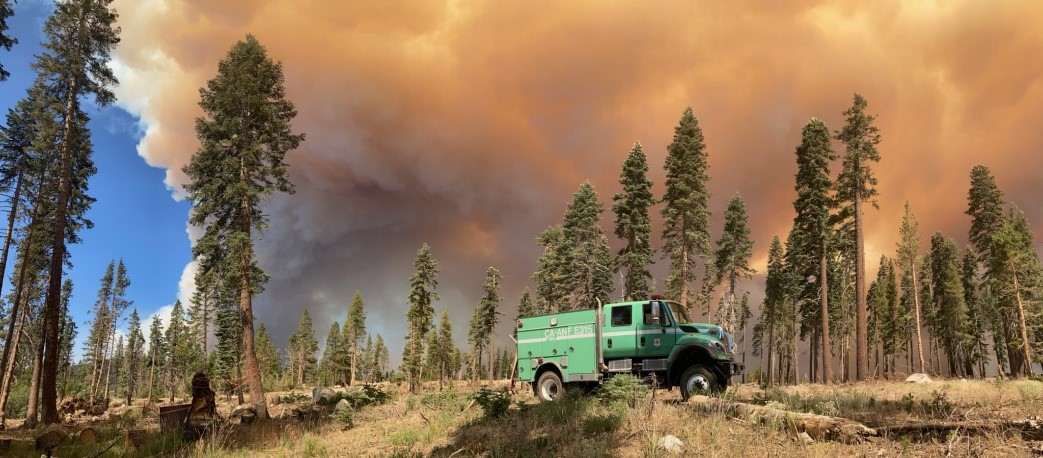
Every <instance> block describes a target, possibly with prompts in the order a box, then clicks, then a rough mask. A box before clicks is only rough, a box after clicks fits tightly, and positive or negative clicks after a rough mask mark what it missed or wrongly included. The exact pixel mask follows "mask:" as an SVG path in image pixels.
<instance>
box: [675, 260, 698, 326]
mask: <svg viewBox="0 0 1043 458" xmlns="http://www.w3.org/2000/svg"><path fill="white" fill-rule="evenodd" d="M680 275H681V279H680V280H681V289H680V290H679V291H680V295H681V297H680V298H678V299H679V302H680V303H681V308H684V309H685V310H688V249H687V247H686V246H685V245H684V244H682V245H681V272H680ZM689 313H691V315H692V316H696V314H695V305H694V304H693V305H692V307H691V310H689Z"/></svg>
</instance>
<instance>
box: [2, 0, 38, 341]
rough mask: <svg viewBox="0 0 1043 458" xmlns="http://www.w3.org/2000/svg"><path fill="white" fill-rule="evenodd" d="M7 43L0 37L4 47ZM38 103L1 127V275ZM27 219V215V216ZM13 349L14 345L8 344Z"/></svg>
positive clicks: (27, 102)
mask: <svg viewBox="0 0 1043 458" xmlns="http://www.w3.org/2000/svg"><path fill="white" fill-rule="evenodd" d="M5 1H6V0H0V30H2V27H3V9H4V7H5V6H4V2H5ZM2 42H3V38H2V35H0V43H2ZM2 80H3V67H2V66H0V81H2ZM36 103H37V102H36V100H34V98H33V97H32V92H30V96H29V97H27V98H25V99H22V100H19V101H18V103H17V104H15V107H14V108H11V109H9V110H8V111H7V123H6V125H4V126H0V193H2V194H3V196H4V200H6V201H7V202H8V205H9V207H10V209H9V210H8V213H7V231H6V232H5V236H4V246H3V248H2V250H0V272H7V257H8V253H9V252H10V250H11V244H12V241H13V239H14V238H13V237H12V236H13V235H14V228H15V222H16V220H17V219H18V218H19V215H20V214H21V213H24V211H25V210H24V208H23V206H22V201H23V200H25V196H24V195H23V193H24V189H25V187H26V186H27V185H29V184H30V183H29V181H30V179H31V178H30V177H29V174H30V172H31V171H30V170H29V166H30V164H31V162H32V160H33V157H32V156H33V151H32V146H33V140H34V139H35V137H36V135H37V133H36V121H35V120H34V119H33V115H34V113H33V111H34V110H35V107H34V104H36ZM23 216H24V215H23ZM3 282H4V278H3V275H0V290H2V289H3V284H4V283H3ZM6 344H7V345H10V342H6Z"/></svg>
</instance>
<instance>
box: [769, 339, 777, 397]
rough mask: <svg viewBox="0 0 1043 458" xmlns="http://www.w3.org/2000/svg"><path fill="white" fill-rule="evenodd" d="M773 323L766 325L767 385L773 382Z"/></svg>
mask: <svg viewBox="0 0 1043 458" xmlns="http://www.w3.org/2000/svg"><path fill="white" fill-rule="evenodd" d="M775 380H776V379H775V323H771V324H769V325H768V385H769V386H771V385H774V384H775Z"/></svg>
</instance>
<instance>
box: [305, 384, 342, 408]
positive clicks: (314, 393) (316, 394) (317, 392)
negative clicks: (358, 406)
mask: <svg viewBox="0 0 1043 458" xmlns="http://www.w3.org/2000/svg"><path fill="white" fill-rule="evenodd" d="M336 394H337V393H336V392H335V391H333V390H331V389H329V388H326V387H318V386H317V387H315V388H312V389H311V402H314V403H316V404H318V405H326V404H329V403H330V401H332V400H333V396H336Z"/></svg>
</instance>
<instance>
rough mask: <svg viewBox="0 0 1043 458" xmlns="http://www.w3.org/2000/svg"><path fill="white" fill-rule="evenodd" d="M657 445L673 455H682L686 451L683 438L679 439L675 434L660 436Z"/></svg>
mask: <svg viewBox="0 0 1043 458" xmlns="http://www.w3.org/2000/svg"><path fill="white" fill-rule="evenodd" d="M657 446H658V447H659V448H661V449H663V450H666V451H667V453H670V454H672V455H680V454H682V453H684V442H681V439H678V438H677V436H674V435H669V436H663V437H661V438H659V443H658V444H657Z"/></svg>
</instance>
